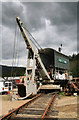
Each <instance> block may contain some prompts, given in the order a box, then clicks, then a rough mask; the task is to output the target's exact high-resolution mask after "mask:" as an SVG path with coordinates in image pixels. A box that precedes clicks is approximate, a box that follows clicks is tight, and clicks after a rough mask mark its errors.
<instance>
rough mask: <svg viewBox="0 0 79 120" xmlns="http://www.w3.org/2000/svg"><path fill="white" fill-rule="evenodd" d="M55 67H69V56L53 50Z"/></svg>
mask: <svg viewBox="0 0 79 120" xmlns="http://www.w3.org/2000/svg"><path fill="white" fill-rule="evenodd" d="M54 62H55V67H57V68H61V69H69V58H68V57H67V56H65V55H63V54H61V53H58V52H56V51H54Z"/></svg>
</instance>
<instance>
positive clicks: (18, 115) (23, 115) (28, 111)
mask: <svg viewBox="0 0 79 120" xmlns="http://www.w3.org/2000/svg"><path fill="white" fill-rule="evenodd" d="M56 94H57V93H56V92H55V93H48V94H39V95H37V96H35V97H33V98H32V99H31V100H29V101H27V102H26V103H24V104H23V105H21V106H20V107H18V108H16V109H14V110H13V111H11V112H10V113H9V114H7V115H5V116H3V117H2V119H1V120H8V119H9V120H19V119H24V120H25V119H28V120H29V119H31V118H33V119H36V118H37V119H38V118H40V119H43V118H45V116H46V115H47V113H50V111H49V110H51V107H52V106H51V105H53V104H52V102H53V100H54V98H55V96H56ZM37 98H38V99H37ZM35 99H36V100H35ZM33 101H34V102H33ZM49 108H50V109H49ZM46 117H47V116H46Z"/></svg>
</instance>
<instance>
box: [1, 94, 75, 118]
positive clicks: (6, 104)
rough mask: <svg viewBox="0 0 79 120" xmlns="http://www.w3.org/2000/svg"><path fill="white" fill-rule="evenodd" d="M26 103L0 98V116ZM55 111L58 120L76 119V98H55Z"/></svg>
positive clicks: (4, 96) (5, 96)
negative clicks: (63, 119)
mask: <svg viewBox="0 0 79 120" xmlns="http://www.w3.org/2000/svg"><path fill="white" fill-rule="evenodd" d="M1 99H2V100H1ZM26 101H28V100H20V101H10V100H9V96H7V95H3V96H2V97H1V96H0V105H1V104H2V112H1V113H0V116H2V115H5V114H7V113H8V112H9V111H10V110H12V109H14V108H17V107H19V106H20V105H22V104H23V103H25V102H26ZM56 109H57V110H58V118H77V97H74V96H69V97H67V96H61V97H60V98H57V102H56Z"/></svg>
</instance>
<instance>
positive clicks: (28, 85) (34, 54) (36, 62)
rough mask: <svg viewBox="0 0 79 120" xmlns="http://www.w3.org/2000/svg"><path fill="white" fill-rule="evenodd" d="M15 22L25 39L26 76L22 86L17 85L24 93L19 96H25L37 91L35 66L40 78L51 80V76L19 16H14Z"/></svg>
mask: <svg viewBox="0 0 79 120" xmlns="http://www.w3.org/2000/svg"><path fill="white" fill-rule="evenodd" d="M16 21H17V24H18V26H19V28H20V31H21V33H22V36H23V38H24V40H25V43H26V46H27V49H28V58H27V67H26V77H25V82H24V86H25V88H24V87H22V86H23V85H22V84H20V85H19V86H18V88H19V90H20V93H21V91H23V89H24V91H25V94H24V95H21V97H24V96H27V95H29V94H36V93H37V86H36V83H35V82H34V79H35V66H36V67H37V68H38V70H39V73H40V75H41V78H42V80H44V81H45V80H46V81H49V82H50V81H51V78H50V76H49V74H48V72H47V70H46V68H45V66H44V64H43V62H42V60H41V58H40V56H39V54H38V50H37V49H35V46H34V43H33V41H32V40H31V39H30V37H29V34H28V32H27V30H26V28H25V27H24V25H23V23H22V21H21V20H20V18H19V17H17V18H16ZM31 59H33V67H32V73H31V80H28V75H29V66H30V60H31Z"/></svg>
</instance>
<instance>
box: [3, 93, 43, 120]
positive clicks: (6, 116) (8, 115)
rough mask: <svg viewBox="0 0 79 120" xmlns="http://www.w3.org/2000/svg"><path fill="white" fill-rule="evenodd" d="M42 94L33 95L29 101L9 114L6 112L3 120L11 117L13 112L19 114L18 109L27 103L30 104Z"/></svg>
mask: <svg viewBox="0 0 79 120" xmlns="http://www.w3.org/2000/svg"><path fill="white" fill-rule="evenodd" d="M40 96H41V94H38V95H36V96H35V97H33V98H32V99H31V100H29V101H27V102H26V103H24V104H23V105H21V106H19V107H18V108H16V109H14V110H13V111H11V112H9V113H8V114H6V115H5V116H3V117H2V118H1V120H5V119H7V118H9V117H11V116H12V114H14V113H15V114H17V113H18V111H19V110H20V109H22V108H23V107H24V106H25V105H28V104H29V103H31V102H32V101H34V100H35V99H36V98H38V97H40Z"/></svg>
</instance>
